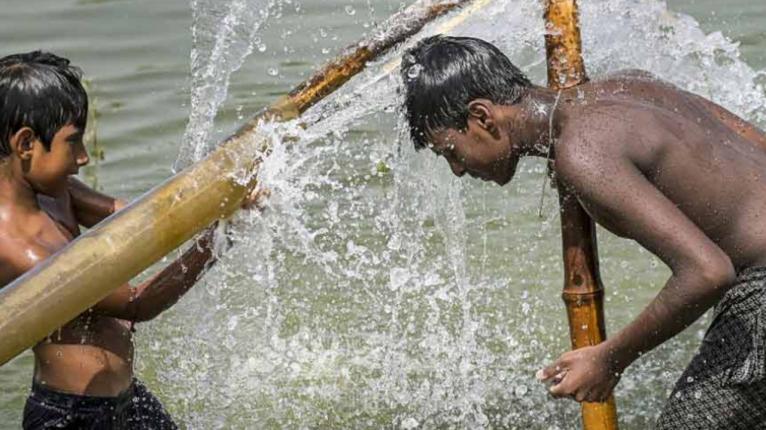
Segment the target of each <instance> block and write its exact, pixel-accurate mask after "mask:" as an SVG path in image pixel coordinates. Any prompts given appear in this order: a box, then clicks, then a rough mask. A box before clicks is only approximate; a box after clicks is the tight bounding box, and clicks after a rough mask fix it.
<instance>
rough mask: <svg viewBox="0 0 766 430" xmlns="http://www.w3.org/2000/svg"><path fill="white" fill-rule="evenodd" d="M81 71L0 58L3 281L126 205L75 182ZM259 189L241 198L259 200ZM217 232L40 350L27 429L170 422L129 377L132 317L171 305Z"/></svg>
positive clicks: (84, 108) (200, 266)
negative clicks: (253, 193)
mask: <svg viewBox="0 0 766 430" xmlns="http://www.w3.org/2000/svg"><path fill="white" fill-rule="evenodd" d="M87 112H88V100H87V96H86V94H85V91H84V89H83V87H82V85H81V83H80V72H79V70H78V69H76V68H74V67H71V66H70V65H69V61H68V60H66V59H64V58H61V57H58V56H55V55H52V54H48V53H42V52H31V53H27V54H18V55H11V56H8V57H5V58H2V59H0V287H1V286H4V285H6V284H8V283H9V282H11V281H13V280H14V279H15V278H17V277H18V276H20V275H22V274H23V273H24V272H26V271H28V270H29V269H31V268H32V267H34V266H35V265H36V264H38V263H39V262H41V261H43V260H44V259H45V258H47V257H48V256H50V255H52V254H54V253H55V252H56V251H57V250H59V249H60V248H62V247H64V246H65V245H66V244H67V243H68V242H70V241H72V240H73V239H74V238H75V237H77V236H78V235H79V234H80V230H79V226H80V225H83V226H85V227H91V226H93V225H95V224H96V223H98V222H99V221H101V220H102V219H104V218H106V217H108V216H109V215H111V214H113V213H114V212H116V211H117V210H119V209H120V208H121V207H122V206H124V203H123V202H122V201H120V200H117V199H114V198H111V197H108V196H105V195H103V194H100V193H97V192H95V191H94V190H92V189H90V188H88V187H87V186H85V185H84V184H82V183H81V182H79V181H77V180H76V179H74V177H73V176H72V175H76V174H77V172H78V169H79V168H80V167H82V166H84V165H86V164H87V163H88V154H87V152H86V150H85V146H84V145H83V141H82V137H83V132H84V130H85V122H86V118H87ZM258 197H259V196H256V195H252V196H251V197H250V198H249V199H248V201H247V202H246V205H250V204H252V203H254V202H255V201H256V199H257V198H258ZM212 243H213V231H212V229H211V230H208V231H207V232H206V233H204V234H203V235H202V236H201V237H200V238H199V239H197V241H196V244H195V245H193V246H192V247H191V248H190V249H189V250H188V251H186V253H185V254H183V255H182V256H181V257H180V258H179V259H178V260H176V261H175V262H173V263H171V264H170V265H169V266H167V267H166V268H165V269H164V270H162V271H161V272H159V273H158V274H157V275H155V276H154V277H152V278H150V279H149V280H148V281H146V282H144V283H142V284H141V285H139V286H137V287H135V288H133V287H131V286H130V285H127V284H126V285H123V286H121V287H119V288H118V289H117V290H115V291H114V292H113V293H112V294H111V295H109V296H108V297H107V298H105V299H104V300H102V301H101V302H100V303H98V304H97V305H95V306H94V307H93V308H91V309H89V310H88V311H86V312H85V313H83V314H82V315H80V316H79V317H77V318H76V319H75V320H73V321H71V322H69V323H68V324H66V325H65V326H63V327H61V328H60V329H58V330H57V331H56V332H54V333H52V334H51V335H50V336H49V337H48V338H47V339H45V340H44V341H42V342H40V343H39V344H38V345H37V346H35V347H34V349H33V351H34V355H35V374H34V379H33V386H32V392H31V394H30V396H29V398H28V399H27V403H26V407H25V408H24V419H23V426H24V428H25V429H38V428H66V429H112V428H118V429H123V428H130V429H150V428H151V429H173V428H176V425H175V424H174V423H173V420H172V419H171V418H170V416H169V415H168V413H167V412H166V411H165V409H164V408H163V407H162V405H161V404H160V402H159V401H158V400H157V399H156V398H155V397H154V396H153V395H152V394H151V393H149V392H148V391H147V389H146V388H145V387H144V385H143V384H141V383H140V382H139V381H138V380H136V379H135V378H134V376H133V341H132V332H133V331H134V330H133V325H134V323H136V322H141V321H148V320H150V319H152V318H154V317H156V316H157V315H158V314H159V313H161V312H162V311H164V310H165V309H167V308H168V307H170V306H172V305H173V304H174V303H175V302H176V301H177V300H178V299H179V298H180V297H181V296H182V295H183V294H184V293H185V292H186V291H188V290H189V288H191V287H192V286H193V285H194V283H195V282H196V281H197V280H198V279H199V278H200V276H201V274H202V273H203V272H204V270H205V269H206V268H207V267H209V266H210V265H211V264H213V263H214V261H215V257H214V254H213V251H212Z"/></svg>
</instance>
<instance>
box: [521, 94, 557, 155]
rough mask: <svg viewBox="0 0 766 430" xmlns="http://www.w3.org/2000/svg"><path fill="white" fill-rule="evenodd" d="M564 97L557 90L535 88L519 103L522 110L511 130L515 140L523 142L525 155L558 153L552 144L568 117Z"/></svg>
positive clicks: (523, 153)
mask: <svg viewBox="0 0 766 430" xmlns="http://www.w3.org/2000/svg"><path fill="white" fill-rule="evenodd" d="M561 98H563V96H562V97H561ZM561 98H559V97H558V93H557V92H555V91H552V90H549V89H547V88H542V87H534V88H532V89H530V90H529V91H528V92H527V94H525V95H524V96H523V98H522V99H521V101H520V102H519V103H518V104H517V106H518V110H517V112H516V114H515V115H513V116H512V117H511V118H512V119H511V124H510V128H509V133H510V134H511V139H512V141H516V142H519V148H520V153H521V155H531V156H537V157H549V156H551V157H553V156H554V151H553V148H552V147H551V145H552V144H553V140H554V139H556V137H557V136H558V134H559V131H560V126H561V124H562V123H563V119H564V116H565V114H564V112H563V111H562V109H561V107H562V104H563V103H562V100H561Z"/></svg>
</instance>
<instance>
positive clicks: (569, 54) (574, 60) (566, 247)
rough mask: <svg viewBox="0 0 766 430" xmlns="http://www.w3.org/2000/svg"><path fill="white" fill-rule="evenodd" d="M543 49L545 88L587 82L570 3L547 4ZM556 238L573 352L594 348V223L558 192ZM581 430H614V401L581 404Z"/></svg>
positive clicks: (597, 324)
mask: <svg viewBox="0 0 766 430" xmlns="http://www.w3.org/2000/svg"><path fill="white" fill-rule="evenodd" d="M545 47H546V54H547V58H548V85H549V86H550V87H551V88H553V89H556V90H558V89H566V88H570V87H573V86H576V85H579V84H582V83H584V82H586V81H587V80H588V78H587V75H586V73H585V64H584V63H583V59H582V42H581V39H580V28H579V22H578V12H577V3H576V1H575V0H546V8H545ZM559 201H560V204H561V238H562V242H563V251H564V292H563V294H562V296H563V299H564V302H565V303H566V308H567V315H568V317H569V334H570V337H571V339H572V348H573V349H577V348H582V347H585V346H591V345H596V344H598V343H601V342H602V341H603V340H604V339H606V330H605V327H604V302H603V298H604V287H603V285H602V283H601V278H600V276H599V271H598V251H597V247H596V232H595V229H594V224H593V220H592V219H591V218H590V217H589V216H588V214H587V213H585V211H584V210H583V208H582V207H581V206H580V204H579V202H578V201H577V199H576V198H575V197H574V196H572V195H569V194H568V193H566V192H565V191H564V190H563V189H560V190H559ZM582 419H583V427H584V428H585V429H586V430H616V429H617V408H616V407H615V403H614V397H610V398H609V400H608V401H607V402H605V403H583V404H582Z"/></svg>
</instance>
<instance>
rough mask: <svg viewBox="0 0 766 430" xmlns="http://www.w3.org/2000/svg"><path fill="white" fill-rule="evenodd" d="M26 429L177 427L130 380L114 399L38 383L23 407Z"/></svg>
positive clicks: (158, 429)
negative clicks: (81, 393) (55, 389)
mask: <svg viewBox="0 0 766 430" xmlns="http://www.w3.org/2000/svg"><path fill="white" fill-rule="evenodd" d="M23 427H24V429H25V430H32V429H71V430H74V429H77V430H112V429H114V430H122V429H131V430H133V429H136V430H150V429H151V430H166V429H177V426H176V425H175V423H174V422H173V420H172V419H171V418H170V415H168V413H167V412H166V411H165V408H164V407H163V406H162V404H161V403H160V402H159V400H157V398H156V397H154V396H153V395H152V393H150V392H149V390H147V389H146V387H145V386H144V384H142V383H141V382H140V381H138V380H133V383H132V384H131V386H130V388H128V389H127V390H125V392H123V393H121V394H120V395H119V396H117V397H93V396H79V395H74V394H66V393H60V392H58V391H53V390H50V389H48V388H45V387H44V386H42V385H40V384H37V383H35V384H33V385H32V392H31V393H30V394H29V397H28V398H27V404H26V406H24V422H23Z"/></svg>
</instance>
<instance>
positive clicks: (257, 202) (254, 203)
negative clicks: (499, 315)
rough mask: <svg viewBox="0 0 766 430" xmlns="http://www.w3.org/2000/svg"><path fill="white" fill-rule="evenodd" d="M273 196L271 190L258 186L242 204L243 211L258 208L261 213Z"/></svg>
mask: <svg viewBox="0 0 766 430" xmlns="http://www.w3.org/2000/svg"><path fill="white" fill-rule="evenodd" d="M270 196H271V190H269V189H268V188H266V187H263V186H261V184H258V185H256V186H255V188H253V190H252V191H250V194H248V195H247V197H246V198H245V200H244V201H243V202H242V209H253V208H256V209H258V210H260V211H262V210H264V209H265V208H266V201H267V200H268V199H269V197H270Z"/></svg>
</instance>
